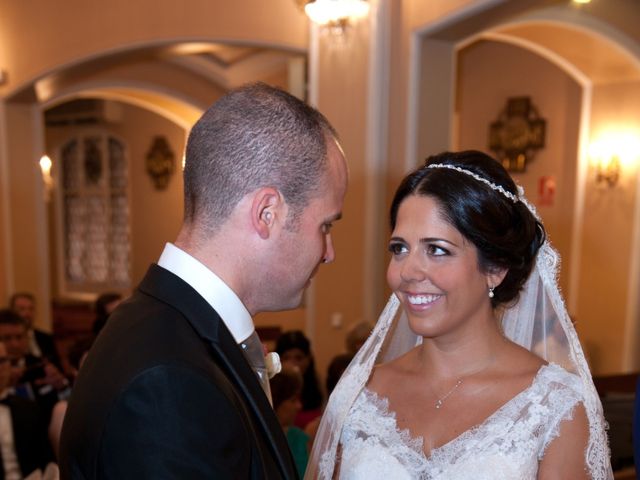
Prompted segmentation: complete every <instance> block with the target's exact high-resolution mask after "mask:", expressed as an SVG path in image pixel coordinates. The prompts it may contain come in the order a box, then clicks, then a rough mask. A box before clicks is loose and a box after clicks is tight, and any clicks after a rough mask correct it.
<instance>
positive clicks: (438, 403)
mask: <svg viewBox="0 0 640 480" xmlns="http://www.w3.org/2000/svg"><path fill="white" fill-rule="evenodd" d="M495 361H496V359H495V357H493V358H491V359H490V360H489V362H487V364H486V365H484V366H483V367H482V368H479V369H477V370H475V371H473V372H470V373H468V374H466V375H465V376H463V377H462V378H459V379H458V381H457V382H456V384H455V385H454V386H453V387H451V390H449V391H448V392H447V393H445V394H444V396H442V397H440V398H437V399H436V404H435V407H436V409H438V410H439V409H440V408H442V405H443V404H444V401H445V400H446V399H447V398H449V397H450V396H451V394H452V393H453V392H455V391H456V389H457V388H458V387H459V386H460V385H462V382H463V381H464V380H465V379H466V378H469V377H471V376H473V375H476V374H478V373H480V372H483V371H484V370H486V369H487V368H489V366H491V365H492V364H493V362H495ZM434 393H435V392H434Z"/></svg>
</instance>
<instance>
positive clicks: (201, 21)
mask: <svg viewBox="0 0 640 480" xmlns="http://www.w3.org/2000/svg"><path fill="white" fill-rule="evenodd" d="M0 12H2V15H0V67H1V68H3V69H6V70H7V71H8V73H9V83H8V84H7V85H4V86H0V95H7V94H8V93H9V92H11V91H13V90H14V89H16V88H18V87H21V86H23V85H25V83H27V82H31V81H33V80H34V79H35V78H37V77H39V76H41V75H42V74H43V73H47V72H49V71H52V70H55V69H58V68H60V66H62V65H69V64H71V63H74V62H77V61H78V60H80V59H85V60H86V59H89V58H92V57H94V56H96V55H97V54H99V53H106V52H113V51H117V50H120V49H125V48H131V46H133V45H137V46H145V45H150V44H161V43H170V42H175V41H176V40H204V39H208V40H220V41H231V42H238V43H247V42H248V43H261V44H265V45H271V46H281V47H283V48H290V49H294V50H303V49H304V48H305V47H306V43H307V23H306V19H305V17H304V13H303V12H302V11H301V10H299V9H298V8H297V7H296V5H295V3H294V2H293V1H292V0H278V1H270V2H265V1H263V0H235V1H234V2H233V8H229V2H228V1H226V0H188V1H185V2H175V1H171V0H160V1H149V0H147V1H136V2H130V1H128V0H111V1H109V2H108V3H103V2H99V1H97V0H90V1H84V0H65V1H64V2H51V1H46V0H44V1H43V0H33V1H28V2H15V1H13V0H0Z"/></svg>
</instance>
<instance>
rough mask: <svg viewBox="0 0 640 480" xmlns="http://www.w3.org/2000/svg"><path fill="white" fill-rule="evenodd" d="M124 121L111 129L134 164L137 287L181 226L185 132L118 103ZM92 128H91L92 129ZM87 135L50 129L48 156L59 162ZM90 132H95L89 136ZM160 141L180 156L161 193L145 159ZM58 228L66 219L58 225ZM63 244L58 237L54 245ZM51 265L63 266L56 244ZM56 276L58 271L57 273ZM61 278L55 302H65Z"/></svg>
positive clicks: (132, 196) (131, 166)
mask: <svg viewBox="0 0 640 480" xmlns="http://www.w3.org/2000/svg"><path fill="white" fill-rule="evenodd" d="M116 103H117V105H118V106H120V108H121V109H122V113H121V121H119V122H117V123H108V124H106V125H105V128H106V129H107V130H108V132H109V133H111V134H113V135H115V136H116V137H118V138H120V139H121V140H122V141H123V142H124V143H125V145H126V155H127V159H128V162H129V205H130V217H129V222H130V227H131V230H130V233H131V261H132V265H131V279H132V287H133V286H135V285H136V284H137V283H139V282H140V280H141V279H142V277H143V276H144V274H145V272H146V270H147V268H148V267H149V264H150V263H152V262H155V261H157V259H158V257H159V256H160V253H161V252H162V248H163V247H164V244H165V242H168V241H173V240H174V239H175V237H176V235H177V233H178V229H179V228H180V225H181V222H182V192H183V189H182V169H181V165H182V155H183V151H184V144H185V139H186V132H185V131H184V130H183V129H182V128H180V127H178V126H177V125H175V124H174V123H172V122H170V121H169V120H167V119H165V118H163V117H161V116H159V115H156V114H154V113H151V112H149V111H148V110H144V109H141V108H138V107H135V106H132V105H127V104H125V103H120V102H116ZM89 128H91V127H89ZM84 131H86V128H84V129H83V128H78V127H66V126H65V127H49V128H47V151H49V152H51V153H52V155H51V156H52V158H53V159H54V161H55V162H56V163H58V162H59V149H60V148H61V147H62V145H64V143H66V141H68V140H69V139H70V138H71V136H73V135H77V134H79V133H82V132H84ZM90 131H91V130H90ZM155 136H164V137H165V138H166V139H167V141H168V143H169V146H170V148H171V150H172V151H173V153H174V156H175V172H174V174H173V176H172V177H171V179H170V181H169V185H168V186H167V188H166V189H165V190H156V189H155V188H154V186H153V183H152V181H151V178H150V177H149V175H148V174H147V172H146V165H145V161H146V156H147V153H148V151H149V149H150V148H151V144H152V141H153V139H154V137H155ZM54 223H55V225H56V227H57V228H61V227H62V219H59V218H58V219H55V222H54ZM56 238H58V235H57V234H55V233H54V234H53V239H56ZM53 244H54V248H53V249H52V250H53V252H52V253H53V255H52V261H53V262H56V263H57V262H59V260H58V258H61V246H59V245H57V244H56V243H55V241H54V242H53ZM56 270H57V269H56ZM57 280H58V279H57V278H55V277H54V278H53V279H52V292H53V295H54V297H58V298H60V297H62V298H64V297H66V296H69V293H72V292H64V291H62V288H63V286H62V285H60V284H59V282H58V281H57Z"/></svg>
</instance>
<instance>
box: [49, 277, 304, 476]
mask: <svg viewBox="0 0 640 480" xmlns="http://www.w3.org/2000/svg"><path fill="white" fill-rule="evenodd" d="M60 449H61V455H60V457H61V458H60V470H61V476H62V478H63V479H67V478H73V479H128V478H131V479H142V478H153V479H165V478H175V479H189V480H190V479H194V480H195V479H227V478H228V479H231V478H234V479H235V478H238V479H263V478H264V479H281V478H282V479H294V478H296V477H297V474H296V471H295V466H294V462H293V459H292V458H291V454H290V452H289V450H288V447H287V442H286V439H285V436H284V434H283V432H282V428H281V427H280V425H279V424H278V421H277V419H276V416H275V414H274V413H273V410H272V409H271V406H270V405H269V402H268V400H267V398H266V396H265V395H264V393H263V391H262V389H261V387H260V384H259V383H258V380H257V378H256V376H255V374H254V372H253V371H252V370H251V368H250V367H249V364H248V363H247V361H246V360H245V357H244V355H243V354H242V351H241V350H240V349H239V347H238V346H237V345H236V343H235V341H234V339H233V337H232V336H231V333H230V332H229V331H228V329H227V328H226V326H225V325H224V323H223V322H222V320H221V319H220V317H219V316H218V314H217V313H216V312H215V311H214V310H213V309H212V308H211V307H210V306H209V304H208V303H206V301H205V300H204V299H203V298H202V297H201V296H200V295H198V293H197V292H196V291H195V290H193V289H192V288H191V287H190V286H189V285H188V284H187V283H185V282H184V281H182V280H181V279H180V278H178V277H177V276H175V275H174V274H172V273H170V272H169V271H167V270H165V269H163V268H162V267H159V266H157V265H152V266H151V268H150V269H149V271H148V272H147V275H146V277H145V278H144V280H143V281H142V283H141V284H140V286H139V287H138V290H137V291H136V292H135V293H134V294H133V295H132V297H131V298H130V299H128V300H127V301H125V302H123V303H122V304H121V305H120V306H119V307H118V308H117V309H116V311H115V312H113V313H112V315H111V317H110V318H109V322H108V323H107V325H106V327H105V328H104V330H103V331H102V332H101V334H100V335H99V337H98V339H97V341H96V343H95V344H94V346H93V347H92V349H91V351H90V352H89V355H88V358H87V359H86V361H85V363H84V364H83V366H82V368H81V370H80V373H79V376H78V378H77V380H76V383H75V385H74V388H73V393H72V395H71V399H70V401H69V407H68V410H67V413H66V416H65V421H64V425H63V430H62V440H61V446H60Z"/></svg>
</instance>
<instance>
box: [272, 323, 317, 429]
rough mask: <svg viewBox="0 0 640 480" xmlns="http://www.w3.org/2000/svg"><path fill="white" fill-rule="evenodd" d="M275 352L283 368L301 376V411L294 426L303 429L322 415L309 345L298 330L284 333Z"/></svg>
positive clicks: (277, 343)
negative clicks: (291, 369)
mask: <svg viewBox="0 0 640 480" xmlns="http://www.w3.org/2000/svg"><path fill="white" fill-rule="evenodd" d="M276 352H278V355H280V361H281V362H282V365H283V367H284V366H288V367H291V368H295V369H297V370H298V371H299V372H300V373H301V374H302V381H303V383H302V396H301V397H302V410H301V411H300V412H299V413H298V415H297V416H296V421H295V424H296V426H298V427H300V428H302V429H304V428H305V427H306V426H307V424H308V423H309V422H310V421H311V420H314V419H315V418H317V417H319V416H320V415H321V414H322V401H323V398H322V393H321V391H320V384H319V382H318V375H317V373H316V367H315V363H314V360H313V355H312V354H311V343H310V342H309V339H308V338H307V337H306V336H305V335H304V333H302V332H301V331H300V330H291V331H288V332H284V333H283V334H282V335H280V337H278V340H277V341H276Z"/></svg>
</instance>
